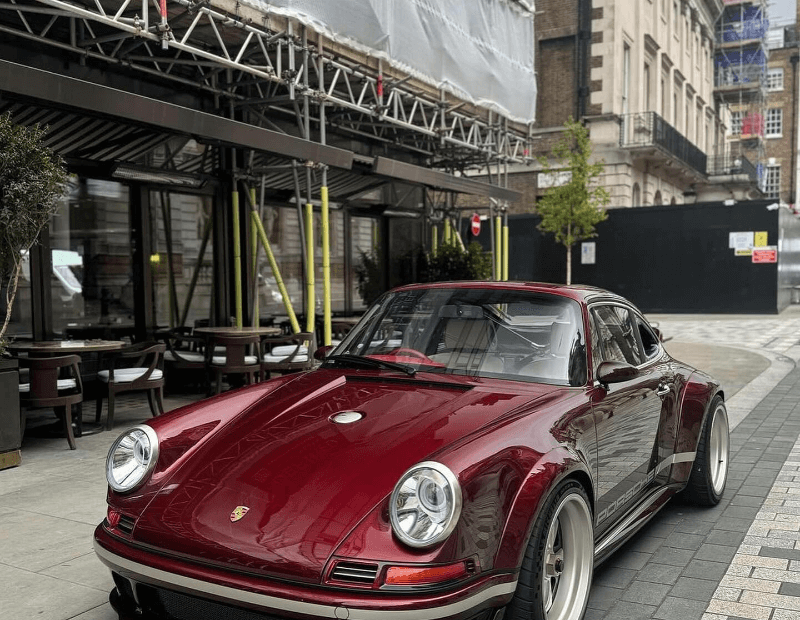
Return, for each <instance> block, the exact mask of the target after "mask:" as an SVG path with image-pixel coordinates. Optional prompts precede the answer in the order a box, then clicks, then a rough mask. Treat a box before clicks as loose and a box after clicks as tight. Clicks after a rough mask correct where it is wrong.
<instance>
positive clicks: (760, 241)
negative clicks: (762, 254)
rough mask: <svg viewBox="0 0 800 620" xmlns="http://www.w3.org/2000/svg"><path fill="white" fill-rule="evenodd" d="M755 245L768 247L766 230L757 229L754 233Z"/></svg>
mask: <svg viewBox="0 0 800 620" xmlns="http://www.w3.org/2000/svg"><path fill="white" fill-rule="evenodd" d="M753 247H759V248H763V247H767V233H766V232H765V231H757V232H756V233H754V234H753Z"/></svg>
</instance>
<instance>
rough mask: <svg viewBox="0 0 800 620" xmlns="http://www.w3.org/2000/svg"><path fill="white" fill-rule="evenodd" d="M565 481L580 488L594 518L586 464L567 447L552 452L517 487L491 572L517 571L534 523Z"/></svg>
mask: <svg viewBox="0 0 800 620" xmlns="http://www.w3.org/2000/svg"><path fill="white" fill-rule="evenodd" d="M567 478H574V479H575V480H576V481H577V482H579V483H580V484H581V485H582V486H583V487H584V490H585V491H586V495H587V496H588V498H589V503H590V509H591V510H592V514H594V483H593V480H594V477H593V476H592V474H591V471H590V468H589V465H588V464H587V462H586V460H585V459H584V458H583V457H582V456H581V455H580V454H579V453H577V452H576V451H574V450H572V449H570V448H569V447H567V446H558V447H556V448H553V449H552V450H551V451H549V452H547V453H545V454H543V455H542V456H541V458H540V459H539V460H538V461H537V462H536V464H535V465H534V466H533V467H532V468H531V469H530V471H529V472H528V475H527V476H526V478H525V480H524V481H523V482H522V484H521V485H520V487H519V491H518V492H517V495H516V497H515V499H514V503H513V505H512V506H511V510H510V511H509V517H508V520H507V521H506V527H505V530H504V531H503V536H502V539H501V543H500V547H499V548H498V552H497V558H496V561H495V568H497V569H501V570H514V571H519V569H520V567H521V566H522V559H523V557H524V555H525V549H526V548H527V545H528V541H529V540H530V537H531V533H532V531H533V526H534V524H535V523H536V519H537V518H538V517H539V514H540V513H541V511H542V510H543V509H544V507H545V506H546V505H547V499H548V498H549V497H550V494H551V493H552V492H553V490H554V489H555V488H556V487H557V486H558V485H559V484H560V483H561V481H562V480H565V479H567Z"/></svg>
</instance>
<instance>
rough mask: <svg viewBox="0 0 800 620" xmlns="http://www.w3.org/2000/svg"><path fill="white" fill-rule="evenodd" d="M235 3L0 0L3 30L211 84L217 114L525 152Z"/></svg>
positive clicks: (476, 121) (525, 136) (366, 63)
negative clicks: (226, 5)
mask: <svg viewBox="0 0 800 620" xmlns="http://www.w3.org/2000/svg"><path fill="white" fill-rule="evenodd" d="M231 6H232V10H234V11H235V12H234V14H231V13H228V12H225V11H223V10H220V9H218V8H213V7H212V6H211V5H210V4H209V3H208V2H193V1H191V0H169V2H167V0H160V2H159V1H157V0H156V1H152V0H151V1H149V0H124V1H123V2H121V3H119V2H109V1H107V0H94V1H92V0H85V1H84V2H80V3H78V2H65V1H64V0H11V1H10V2H3V3H0V32H2V33H4V36H8V35H12V36H14V37H19V38H22V39H25V40H28V41H31V42H35V43H41V44H46V45H50V46H54V47H56V48H58V49H60V50H63V51H64V52H67V53H71V54H74V55H75V57H76V58H79V59H82V61H83V62H97V61H101V62H103V63H107V64H108V65H112V66H115V67H117V68H119V69H120V70H124V71H130V70H134V71H136V72H140V73H141V74H146V75H148V76H150V77H153V78H157V79H159V80H164V81H166V82H169V83H171V84H173V85H174V87H176V88H179V89H191V90H192V91H194V92H203V93H205V94H207V95H212V96H213V97H214V98H215V100H216V101H217V102H218V103H217V113H219V114H223V115H229V114H234V113H235V114H237V115H238V116H237V118H241V119H243V120H245V121H246V122H250V123H252V124H254V125H258V126H261V127H267V128H270V129H278V130H280V131H287V132H290V133H295V134H299V135H300V136H301V137H303V138H306V139H310V140H314V139H319V138H320V136H322V139H323V140H324V134H325V131H328V132H329V133H330V132H334V133H336V134H338V135H343V136H351V137H354V138H357V139H364V140H366V141H368V142H373V143H381V144H388V145H390V146H392V147H396V148H397V149H399V150H404V151H410V152H413V153H416V154H419V155H422V156H424V157H426V158H428V161H429V163H430V165H433V166H437V167H446V168H448V169H451V170H452V169H460V170H465V169H467V168H481V167H487V166H489V165H491V164H498V163H500V162H503V163H524V162H527V161H529V156H528V152H529V148H528V147H529V141H530V136H529V130H528V128H525V127H524V126H519V125H512V124H510V123H508V122H507V120H506V119H504V118H501V117H499V116H498V115H493V114H492V113H491V112H489V111H487V110H484V109H482V108H479V107H475V106H472V105H470V104H467V103H465V102H463V101H459V100H456V99H454V98H453V97H451V96H445V94H444V93H443V92H441V91H438V90H437V89H435V88H433V87H430V86H429V85H425V84H420V83H418V82H416V81H415V80H413V79H411V78H410V77H409V76H402V75H398V74H397V73H396V72H394V73H391V74H390V73H388V72H387V73H384V71H383V70H382V68H381V65H380V62H378V61H376V60H375V59H361V58H357V57H356V56H357V54H348V53H347V50H343V49H342V48H341V47H339V46H336V45H334V44H332V43H329V42H326V41H325V40H324V38H323V37H321V36H319V35H317V34H316V33H310V32H308V31H307V30H306V29H305V28H303V27H300V26H297V25H296V24H294V23H293V22H292V21H287V20H284V19H278V18H275V17H274V16H270V15H268V14H265V13H263V12H256V11H255V10H252V9H247V11H245V9H243V8H242V7H241V6H240V5H239V4H238V3H237V4H235V5H231ZM245 12H247V14H246V15H245V14H244V13H245Z"/></svg>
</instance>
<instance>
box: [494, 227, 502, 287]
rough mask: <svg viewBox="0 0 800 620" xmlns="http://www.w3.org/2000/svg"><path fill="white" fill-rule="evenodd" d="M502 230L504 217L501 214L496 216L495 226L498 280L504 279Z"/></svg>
mask: <svg viewBox="0 0 800 620" xmlns="http://www.w3.org/2000/svg"><path fill="white" fill-rule="evenodd" d="M502 232H503V218H501V217H500V216H499V215H498V216H496V217H495V226H494V235H495V238H494V247H495V265H496V266H497V268H496V270H495V271H496V273H497V278H496V279H497V280H498V281H499V280H502V279H503V258H502V256H503V244H502Z"/></svg>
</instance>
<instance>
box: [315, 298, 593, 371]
mask: <svg viewBox="0 0 800 620" xmlns="http://www.w3.org/2000/svg"><path fill="white" fill-rule="evenodd" d="M585 342H586V340H585V338H584V335H583V322H582V320H581V311H580V306H579V305H578V303H577V302H575V301H573V300H571V299H567V298H565V297H560V296H557V295H547V294H540V293H536V294H534V293H527V292H525V291H514V290H500V289H479V288H439V289H420V290H409V291H398V292H393V293H389V294H387V295H385V296H384V297H382V298H381V299H379V300H378V301H377V302H376V303H375V305H373V306H372V307H371V308H370V310H369V311H368V313H367V314H366V315H365V316H364V318H363V319H362V321H361V322H360V323H359V325H358V326H357V327H356V328H355V329H353V330H352V331H351V332H350V333H349V334H348V335H347V337H346V338H345V339H344V340H343V341H342V343H341V344H340V345H339V346H337V347H336V348H335V349H334V351H333V352H332V355H331V359H332V360H335V359H336V357H337V356H367V357H369V358H371V359H374V360H382V361H387V362H394V363H395V364H403V365H406V366H408V367H409V368H412V369H415V370H424V371H426V372H441V373H452V374H461V375H471V376H478V377H495V378H501V379H512V380H517V381H532V382H542V383H554V384H558V385H573V386H575V385H583V384H584V383H585V382H586V347H585Z"/></svg>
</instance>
